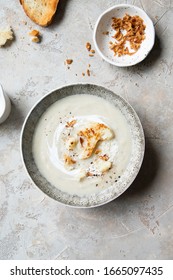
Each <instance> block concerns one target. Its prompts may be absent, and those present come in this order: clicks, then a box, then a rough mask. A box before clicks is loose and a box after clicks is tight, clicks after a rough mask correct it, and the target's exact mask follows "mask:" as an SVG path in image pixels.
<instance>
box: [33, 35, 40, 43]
mask: <svg viewBox="0 0 173 280" xmlns="http://www.w3.org/2000/svg"><path fill="white" fill-rule="evenodd" d="M32 42H34V43H39V42H40V38H39V37H37V36H34V37H33V38H32Z"/></svg>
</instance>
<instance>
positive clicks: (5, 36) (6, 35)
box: [0, 27, 14, 47]
mask: <svg viewBox="0 0 173 280" xmlns="http://www.w3.org/2000/svg"><path fill="white" fill-rule="evenodd" d="M13 39H14V33H13V30H12V29H11V27H7V28H6V29H4V30H0V47H2V46H4V45H5V44H6V43H7V41H9V40H13Z"/></svg>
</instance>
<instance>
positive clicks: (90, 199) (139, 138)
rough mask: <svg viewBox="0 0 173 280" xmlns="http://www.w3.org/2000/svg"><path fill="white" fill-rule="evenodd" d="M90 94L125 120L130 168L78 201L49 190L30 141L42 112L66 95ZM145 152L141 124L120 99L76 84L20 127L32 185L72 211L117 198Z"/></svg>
mask: <svg viewBox="0 0 173 280" xmlns="http://www.w3.org/2000/svg"><path fill="white" fill-rule="evenodd" d="M75 94H91V95H97V96H99V97H102V98H105V99H106V100H107V101H110V102H111V103H112V104H114V105H115V106H116V107H117V108H118V109H119V110H120V111H121V113H122V114H123V115H124V117H125V118H126V120H127V122H128V125H129V127H130V129H131V135H132V154H131V158H130V161H129V164H128V166H127V168H126V170H125V171H124V173H123V174H122V176H121V178H120V180H118V181H117V182H116V183H114V185H113V186H109V187H108V188H107V189H106V190H102V191H100V193H97V194H92V195H89V196H83V197H80V196H78V195H70V194H67V193H65V192H62V191H60V190H59V189H58V188H56V187H54V186H52V185H51V184H50V183H49V182H48V181H47V180H46V179H45V178H44V177H43V176H42V175H41V174H40V172H39V170H38V168H37V166H36V164H35V162H34V159H33V155H32V138H33V134H34V130H35V127H36V125H37V122H38V120H39V118H40V117H41V115H42V114H43V113H44V112H45V110H46V109H47V108H48V107H49V106H50V105H51V104H52V103H54V102H56V101H57V100H60V99H61V98H64V97H66V96H69V95H75ZM144 148H145V141H144V133H143V129H142V126H141V123H140V120H139V118H138V116H137V114H136V113H135V111H134V110H133V108H132V107H131V106H130V105H129V104H128V103H127V102H126V101H125V100H124V99H123V98H122V97H120V96H118V95H116V94H115V93H113V92H111V91H110V90H108V89H106V88H103V87H100V86H96V85H88V84H77V85H70V86H65V87H63V88H59V89H57V90H55V91H53V92H51V93H49V94H48V95H46V96H44V97H43V98H42V99H41V100H40V101H39V102H37V104H36V105H35V106H34V107H33V108H32V109H31V111H30V112H29V114H28V116H27V117H26V120H25V122H24V125H23V129H22V133H21V154H22V159H23V163H24V165H25V167H26V170H27V173H28V175H29V177H30V178H31V179H32V181H33V182H34V183H35V185H36V186H37V187H38V188H39V189H40V190H41V191H43V192H44V193H45V194H47V195H48V196H49V197H51V198H53V199H55V200H56V201H58V202H61V203H63V204H65V205H69V206H74V207H83V208H89V207H96V206H99V205H103V204H105V203H107V202H109V201H112V200H113V199H115V198H117V197H118V196H120V195H121V194H122V193H123V192H124V191H125V190H126V189H127V188H128V187H129V186H130V185H131V183H132V182H133V181H134V179H135V177H136V175H137V174H138V171H139V169H140V167H141V163H142V160H143V155H144Z"/></svg>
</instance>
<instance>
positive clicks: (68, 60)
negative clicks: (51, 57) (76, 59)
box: [65, 59, 73, 65]
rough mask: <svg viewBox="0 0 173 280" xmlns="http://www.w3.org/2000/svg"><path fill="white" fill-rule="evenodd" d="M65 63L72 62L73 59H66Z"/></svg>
mask: <svg viewBox="0 0 173 280" xmlns="http://www.w3.org/2000/svg"><path fill="white" fill-rule="evenodd" d="M65 63H66V64H67V65H70V64H72V63H73V59H66V61H65Z"/></svg>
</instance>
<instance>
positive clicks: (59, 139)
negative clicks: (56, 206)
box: [32, 94, 132, 196]
mask: <svg viewBox="0 0 173 280" xmlns="http://www.w3.org/2000/svg"><path fill="white" fill-rule="evenodd" d="M131 150H132V139H131V133H130V128H129V126H128V123H127V121H126V119H125V117H124V116H123V114H122V113H121V112H120V110H119V109H118V108H116V107H115V106H114V105H112V104H111V103H110V102H108V101H106V100H105V99H103V98H101V97H97V96H94V95H89V94H76V95H72V96H68V97H65V98H62V99H60V100H58V101H56V102H55V103H53V104H52V105H51V106H50V107H49V108H48V109H47V110H46V111H45V112H44V114H43V115H42V116H41V118H40V119H39V121H38V123H37V126H36V129H35V132H34V136H33V143H32V152H33V157H34V161H35V163H36V165H37V167H38V169H39V171H40V173H41V174H42V175H43V176H44V177H45V178H46V179H47V181H49V182H50V183H51V184H52V185H54V186H55V187H57V188H58V189H59V190H61V191H63V192H67V193H69V194H71V195H73V194H76V195H78V196H84V195H87V194H92V193H97V192H100V191H102V190H103V189H106V188H108V187H110V186H111V185H113V184H115V182H117V181H118V180H119V178H120V177H121V175H122V174H123V172H124V170H125V169H126V167H127V165H128V163H129V159H130V155H131Z"/></svg>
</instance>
